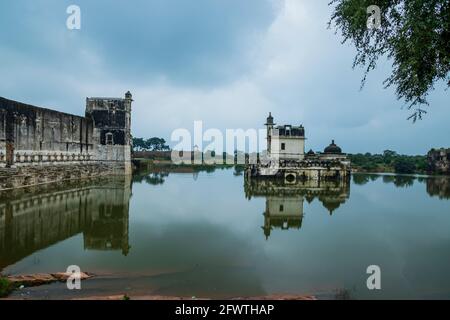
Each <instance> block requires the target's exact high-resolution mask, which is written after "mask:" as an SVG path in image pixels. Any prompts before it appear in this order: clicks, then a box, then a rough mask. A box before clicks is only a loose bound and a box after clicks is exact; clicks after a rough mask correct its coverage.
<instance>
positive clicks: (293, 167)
mask: <svg viewBox="0 0 450 320" xmlns="http://www.w3.org/2000/svg"><path fill="white" fill-rule="evenodd" d="M273 120H274V119H273V117H272V114H271V113H269V116H268V117H267V121H266V123H265V126H266V127H267V156H266V157H264V159H260V161H259V162H258V163H257V164H252V165H248V166H247V176H249V177H284V178H285V179H286V180H287V181H292V182H295V181H296V180H297V179H302V180H309V179H313V180H319V181H320V180H321V179H328V180H333V179H347V178H348V177H349V176H350V160H349V159H348V157H347V155H346V154H345V153H343V152H342V149H341V148H340V147H339V146H338V145H336V144H335V142H334V140H332V142H331V144H330V145H329V146H328V147H326V148H325V149H324V151H323V152H319V153H315V152H314V151H312V150H310V151H308V152H307V153H305V140H306V138H305V128H304V127H303V125H299V126H292V125H280V126H276V125H275V123H274V121H273Z"/></svg>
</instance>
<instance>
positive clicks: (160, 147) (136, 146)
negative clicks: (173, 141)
mask: <svg viewBox="0 0 450 320" xmlns="http://www.w3.org/2000/svg"><path fill="white" fill-rule="evenodd" d="M133 150H134V151H170V147H169V146H168V145H167V144H166V140H164V139H163V138H158V137H153V138H149V139H144V138H133Z"/></svg>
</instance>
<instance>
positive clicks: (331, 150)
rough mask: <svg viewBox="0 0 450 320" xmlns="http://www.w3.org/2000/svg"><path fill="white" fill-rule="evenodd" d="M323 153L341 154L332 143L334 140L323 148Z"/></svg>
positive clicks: (337, 147) (340, 150)
mask: <svg viewBox="0 0 450 320" xmlns="http://www.w3.org/2000/svg"><path fill="white" fill-rule="evenodd" d="M324 153H333V154H336V153H342V149H341V148H339V146H338V145H336V144H335V143H334V140H331V144H330V145H329V146H328V147H326V148H325V150H324Z"/></svg>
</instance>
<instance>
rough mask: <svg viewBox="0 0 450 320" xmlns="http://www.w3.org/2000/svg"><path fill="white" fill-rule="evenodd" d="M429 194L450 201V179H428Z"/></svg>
mask: <svg viewBox="0 0 450 320" xmlns="http://www.w3.org/2000/svg"><path fill="white" fill-rule="evenodd" d="M426 182H427V193H428V194H429V195H430V196H432V197H435V196H436V197H439V199H450V179H449V178H448V177H436V178H434V179H427V181H426Z"/></svg>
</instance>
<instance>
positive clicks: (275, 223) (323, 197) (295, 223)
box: [245, 179, 350, 239]
mask: <svg viewBox="0 0 450 320" xmlns="http://www.w3.org/2000/svg"><path fill="white" fill-rule="evenodd" d="M245 195H246V197H247V198H248V199H251V198H252V197H265V198H266V210H265V211H264V226H263V227H262V229H263V230H264V235H265V236H266V239H267V238H269V236H270V233H271V231H272V230H273V229H282V230H288V229H300V228H301V226H302V220H303V216H304V212H303V203H304V201H305V200H306V201H308V203H311V202H312V201H313V200H314V199H315V198H318V200H319V201H320V202H321V203H322V205H323V206H324V207H325V208H326V209H327V211H328V212H329V213H330V215H331V214H332V213H333V212H334V210H336V209H337V208H339V206H340V205H341V204H343V203H344V202H345V201H346V200H347V199H348V197H349V195H350V184H349V183H348V182H347V181H343V180H339V181H322V182H321V181H318V180H307V181H298V182H295V183H286V182H285V181H283V180H280V179H262V180H260V179H256V180H255V179H245Z"/></svg>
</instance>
